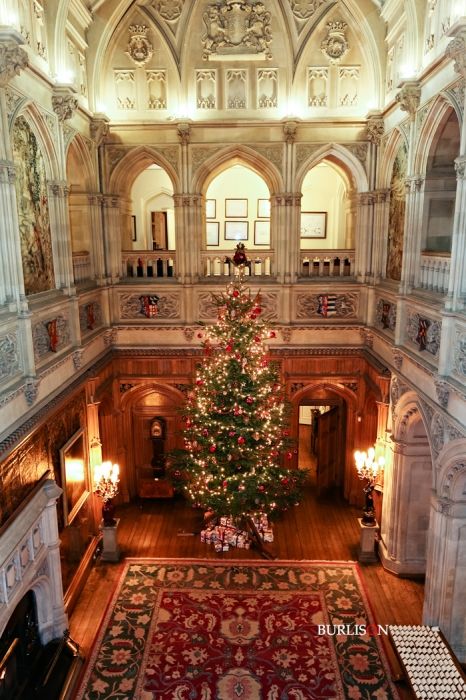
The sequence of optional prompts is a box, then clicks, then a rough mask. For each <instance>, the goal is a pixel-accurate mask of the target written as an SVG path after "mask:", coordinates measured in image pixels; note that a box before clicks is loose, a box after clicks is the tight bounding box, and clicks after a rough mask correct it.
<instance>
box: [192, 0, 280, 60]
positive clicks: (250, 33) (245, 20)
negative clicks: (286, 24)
mask: <svg viewBox="0 0 466 700" xmlns="http://www.w3.org/2000/svg"><path fill="white" fill-rule="evenodd" d="M203 20H204V24H205V27H206V33H205V34H204V36H203V37H202V45H203V47H204V50H203V58H204V60H208V59H209V57H210V56H212V55H213V54H225V55H228V54H230V55H240V54H244V53H248V54H251V53H256V54H264V57H265V58H272V54H271V52H270V49H269V45H270V42H271V41H272V31H271V29H270V12H268V11H267V10H266V9H265V5H264V4H263V3H262V2H260V1H259V2H255V3H252V2H248V1H247V0H224V2H222V3H220V4H215V5H208V6H207V9H206V11H205V12H204V15H203Z"/></svg>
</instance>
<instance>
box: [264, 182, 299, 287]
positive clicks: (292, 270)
mask: <svg viewBox="0 0 466 700" xmlns="http://www.w3.org/2000/svg"><path fill="white" fill-rule="evenodd" d="M301 197H302V194H301V192H284V193H279V194H276V195H273V196H272V197H271V198H270V205H271V212H270V221H271V227H272V228H271V232H270V236H271V240H272V241H273V247H274V253H275V254H274V262H273V267H272V274H273V276H274V277H276V279H277V282H281V283H282V284H291V283H293V282H295V281H296V279H297V277H298V270H299V256H300V250H299V226H300V220H301Z"/></svg>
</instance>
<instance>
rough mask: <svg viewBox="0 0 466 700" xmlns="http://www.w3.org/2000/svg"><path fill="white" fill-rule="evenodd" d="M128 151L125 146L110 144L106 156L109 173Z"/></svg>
mask: <svg viewBox="0 0 466 700" xmlns="http://www.w3.org/2000/svg"><path fill="white" fill-rule="evenodd" d="M128 152H129V151H128V149H127V148H126V147H125V146H110V148H106V149H105V157H106V159H107V163H108V169H109V173H111V172H112V170H113V169H114V167H115V166H116V165H117V164H118V163H119V162H120V160H121V159H122V158H124V156H125V155H126V154H127V153H128Z"/></svg>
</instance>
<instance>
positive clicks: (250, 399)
mask: <svg viewBox="0 0 466 700" xmlns="http://www.w3.org/2000/svg"><path fill="white" fill-rule="evenodd" d="M253 401H254V399H253V398H252V396H246V403H249V404H251V403H253Z"/></svg>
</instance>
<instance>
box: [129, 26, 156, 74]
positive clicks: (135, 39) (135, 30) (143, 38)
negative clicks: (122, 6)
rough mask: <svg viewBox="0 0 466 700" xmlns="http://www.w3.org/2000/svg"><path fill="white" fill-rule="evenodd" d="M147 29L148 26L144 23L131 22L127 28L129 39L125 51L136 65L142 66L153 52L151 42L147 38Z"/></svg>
mask: <svg viewBox="0 0 466 700" xmlns="http://www.w3.org/2000/svg"><path fill="white" fill-rule="evenodd" d="M148 31H149V28H148V27H146V26H145V25H144V24H132V25H131V26H130V28H129V33H130V39H129V42H128V46H127V47H126V53H127V54H128V56H129V57H130V59H131V60H132V61H134V63H135V64H136V65H137V66H143V65H144V64H145V63H147V61H150V59H151V58H152V55H153V53H154V49H153V47H152V44H151V43H150V41H149V39H148V38H147V32H148Z"/></svg>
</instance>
